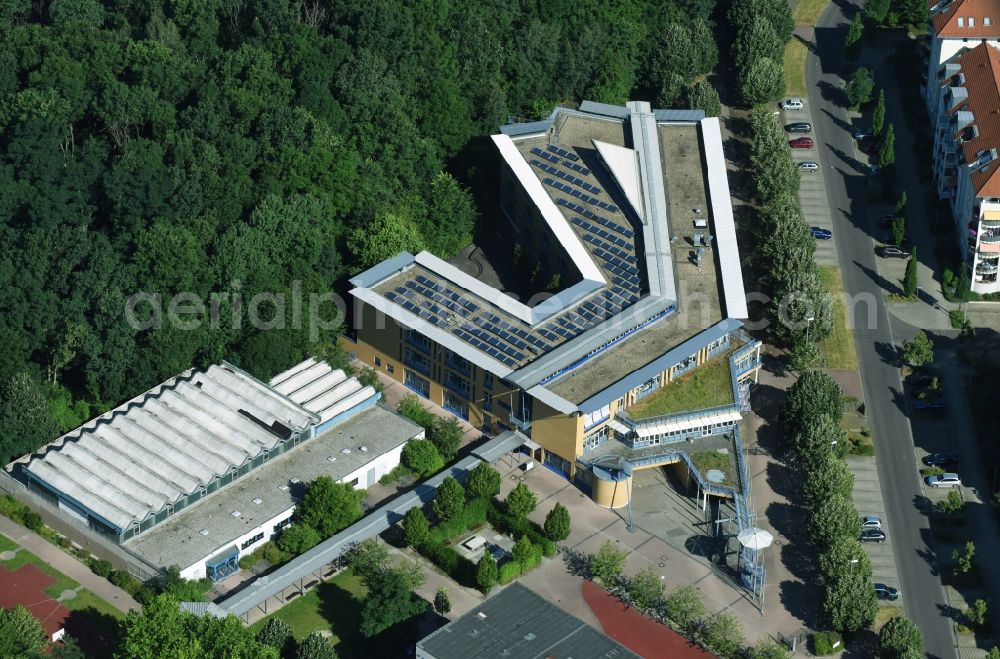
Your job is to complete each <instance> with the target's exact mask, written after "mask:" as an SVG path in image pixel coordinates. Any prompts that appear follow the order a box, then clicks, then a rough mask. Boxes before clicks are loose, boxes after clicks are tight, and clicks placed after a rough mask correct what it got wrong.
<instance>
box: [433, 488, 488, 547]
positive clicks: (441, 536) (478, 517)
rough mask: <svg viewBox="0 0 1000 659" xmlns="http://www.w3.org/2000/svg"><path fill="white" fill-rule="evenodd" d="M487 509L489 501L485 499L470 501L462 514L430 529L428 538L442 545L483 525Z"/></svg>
mask: <svg viewBox="0 0 1000 659" xmlns="http://www.w3.org/2000/svg"><path fill="white" fill-rule="evenodd" d="M487 508H489V501H487V500H486V499H470V500H469V502H468V503H466V504H465V508H464V509H463V510H462V512H460V513H459V514H458V515H456V516H455V517H452V518H451V519H449V520H448V521H445V522H441V523H439V524H437V525H436V526H435V527H434V528H432V529H431V530H430V532H429V533H428V538H429V539H430V540H432V541H435V542H442V543H443V542H445V541H447V540H450V539H451V538H454V537H455V536H457V535H459V534H460V533H463V532H465V531H468V530H469V529H471V528H473V527H476V526H481V525H482V524H485V523H486V517H487V514H486V511H487Z"/></svg>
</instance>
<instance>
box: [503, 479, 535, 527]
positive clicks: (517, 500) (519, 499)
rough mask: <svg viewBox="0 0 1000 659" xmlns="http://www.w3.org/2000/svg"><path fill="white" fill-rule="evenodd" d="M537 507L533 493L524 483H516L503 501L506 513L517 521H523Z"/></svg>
mask: <svg viewBox="0 0 1000 659" xmlns="http://www.w3.org/2000/svg"><path fill="white" fill-rule="evenodd" d="M537 505H538V499H537V498H536V497H535V494H534V492H532V491H531V490H530V489H528V486H527V485H525V484H524V483H518V484H517V486H516V487H515V488H514V489H513V490H511V491H510V494H508V495H507V499H506V500H505V501H504V506H505V507H506V509H507V512H508V513H509V514H510V515H513V516H514V517H516V518H519V519H524V518H526V517H527V516H528V515H530V514H531V512H532V511H533V510H534V509H535V506H537Z"/></svg>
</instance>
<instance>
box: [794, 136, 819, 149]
mask: <svg viewBox="0 0 1000 659" xmlns="http://www.w3.org/2000/svg"><path fill="white" fill-rule="evenodd" d="M788 146H790V147H792V148H793V149H811V148H813V147H814V146H816V143H815V142H813V138H811V137H796V138H795V139H794V140H788Z"/></svg>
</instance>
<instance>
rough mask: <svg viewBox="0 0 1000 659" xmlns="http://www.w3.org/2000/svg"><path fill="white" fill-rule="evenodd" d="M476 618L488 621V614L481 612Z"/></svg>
mask: <svg viewBox="0 0 1000 659" xmlns="http://www.w3.org/2000/svg"><path fill="white" fill-rule="evenodd" d="M476 617H477V618H479V619H480V620H486V614H485V613H483V612H482V611H480V612H479V613H477V614H476Z"/></svg>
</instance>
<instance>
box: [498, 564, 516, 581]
mask: <svg viewBox="0 0 1000 659" xmlns="http://www.w3.org/2000/svg"><path fill="white" fill-rule="evenodd" d="M519 576H521V564H520V563H518V562H517V561H507V562H506V563H504V564H503V565H501V566H500V579H499V581H500V585H503V584H506V583H510V582H511V581H513V580H514V579H517V578H518V577H519Z"/></svg>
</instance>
